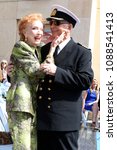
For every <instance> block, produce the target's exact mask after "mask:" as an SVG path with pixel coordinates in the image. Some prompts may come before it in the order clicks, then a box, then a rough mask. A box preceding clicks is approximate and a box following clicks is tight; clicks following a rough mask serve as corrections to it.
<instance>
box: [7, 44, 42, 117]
mask: <svg viewBox="0 0 117 150" xmlns="http://www.w3.org/2000/svg"><path fill="white" fill-rule="evenodd" d="M36 51H37V55H38V57H37V55H36V54H35V48H34V47H30V46H29V45H27V44H26V43H25V42H23V41H19V42H17V43H16V44H15V45H14V48H13V50H12V54H11V57H10V59H11V61H12V62H13V64H14V69H13V72H12V76H11V86H10V88H9V90H8V93H7V108H8V111H21V112H28V113H31V114H32V115H34V114H35V109H36V108H35V107H36V90H37V85H38V81H39V74H40V72H39V67H40V62H39V60H40V59H41V58H40V48H39V49H38V50H36Z"/></svg>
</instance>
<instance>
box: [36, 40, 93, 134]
mask: <svg viewBox="0 0 117 150" xmlns="http://www.w3.org/2000/svg"><path fill="white" fill-rule="evenodd" d="M49 49H50V43H49V44H47V45H45V46H43V47H42V49H41V55H42V61H44V59H45V58H46V55H47V54H48V52H49ZM91 59H92V56H91V51H90V50H89V49H87V48H85V47H83V46H82V45H80V44H77V43H75V42H74V41H73V40H72V39H71V40H70V41H69V42H68V44H67V45H66V46H65V47H64V48H63V49H62V51H61V52H60V53H59V54H58V55H57V56H56V58H55V64H56V66H57V71H56V74H55V76H50V75H46V76H45V78H44V79H41V80H40V83H39V89H38V101H37V104H38V107H37V125H38V130H48V131H73V130H78V129H79V127H80V120H81V108H82V98H81V94H82V91H83V90H86V89H88V88H89V86H90V85H91V82H92V79H93V70H92V68H91Z"/></svg>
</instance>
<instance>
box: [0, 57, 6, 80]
mask: <svg viewBox="0 0 117 150" xmlns="http://www.w3.org/2000/svg"><path fill="white" fill-rule="evenodd" d="M7 65H8V62H7V60H5V59H3V60H2V61H1V65H0V66H1V71H2V79H3V80H4V79H5V80H6V79H7Z"/></svg>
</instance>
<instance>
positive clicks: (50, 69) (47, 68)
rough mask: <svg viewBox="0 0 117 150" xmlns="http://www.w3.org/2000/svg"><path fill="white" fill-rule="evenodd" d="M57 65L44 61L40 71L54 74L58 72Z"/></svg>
mask: <svg viewBox="0 0 117 150" xmlns="http://www.w3.org/2000/svg"><path fill="white" fill-rule="evenodd" d="M56 69H57V66H56V65H55V64H54V63H42V64H41V65H40V71H42V72H43V73H45V74H48V75H52V76H54V75H55V73H56Z"/></svg>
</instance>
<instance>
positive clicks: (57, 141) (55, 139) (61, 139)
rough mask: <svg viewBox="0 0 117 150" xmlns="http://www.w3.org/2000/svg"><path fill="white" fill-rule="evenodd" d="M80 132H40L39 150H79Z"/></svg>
mask: <svg viewBox="0 0 117 150" xmlns="http://www.w3.org/2000/svg"><path fill="white" fill-rule="evenodd" d="M78 136H79V132H78V131H70V132H68V131H65V132H59V131H38V144H37V145H38V149H37V150H78Z"/></svg>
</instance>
